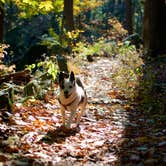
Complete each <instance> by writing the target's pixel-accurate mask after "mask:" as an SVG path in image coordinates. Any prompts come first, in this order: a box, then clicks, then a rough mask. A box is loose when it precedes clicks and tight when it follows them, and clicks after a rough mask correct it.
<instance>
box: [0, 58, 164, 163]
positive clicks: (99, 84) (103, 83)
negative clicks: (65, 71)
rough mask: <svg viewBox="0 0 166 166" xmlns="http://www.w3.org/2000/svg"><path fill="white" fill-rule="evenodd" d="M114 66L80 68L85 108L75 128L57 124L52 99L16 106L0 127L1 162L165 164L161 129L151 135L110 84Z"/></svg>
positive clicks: (99, 64) (110, 63) (106, 61)
mask: <svg viewBox="0 0 166 166" xmlns="http://www.w3.org/2000/svg"><path fill="white" fill-rule="evenodd" d="M113 63H116V62H114V61H113V60H112V59H109V58H102V59H98V60H97V61H96V62H94V63H91V64H90V65H89V64H85V65H83V66H82V71H83V72H82V73H81V74H80V76H81V79H82V80H83V82H84V83H85V87H86V90H87V94H88V103H89V104H88V106H87V110H88V115H87V117H83V118H82V120H81V124H80V126H79V127H75V126H73V127H72V129H66V128H64V127H62V126H61V124H62V122H61V114H60V108H59V104H58V101H57V97H56V96H48V102H47V103H44V102H42V101H39V100H28V101H27V103H26V104H25V105H21V104H16V106H15V109H14V111H13V116H12V118H11V119H10V121H9V122H8V123H3V122H1V123H0V133H1V135H0V151H1V153H0V162H2V163H4V164H8V165H68V166H70V165H87V166H88V165H99V166H100V165H146V164H154V163H159V162H160V163H165V162H166V151H165V146H166V141H165V140H166V138H165V135H164V134H166V130H164V129H163V130H162V131H161V130H159V131H156V132H154V133H153V132H152V131H151V130H153V129H152V128H151V127H152V126H150V125H149V126H147V123H146V117H144V115H143V114H142V112H141V111H140V110H138V109H134V107H132V106H131V105H130V103H128V101H127V99H126V98H125V97H124V94H123V93H122V92H121V91H120V90H119V89H117V88H116V87H115V86H114V81H113V79H112V73H113V67H112V66H113ZM85 73H86V76H85ZM56 87H57V85H56ZM145 124H146V125H145ZM147 133H148V134H147ZM155 134H157V135H155Z"/></svg>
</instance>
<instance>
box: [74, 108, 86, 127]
mask: <svg viewBox="0 0 166 166" xmlns="http://www.w3.org/2000/svg"><path fill="white" fill-rule="evenodd" d="M84 115H85V106H83V107H82V108H81V110H80V112H79V114H78V117H77V122H76V124H77V126H78V125H79V123H80V120H81V117H82V116H84Z"/></svg>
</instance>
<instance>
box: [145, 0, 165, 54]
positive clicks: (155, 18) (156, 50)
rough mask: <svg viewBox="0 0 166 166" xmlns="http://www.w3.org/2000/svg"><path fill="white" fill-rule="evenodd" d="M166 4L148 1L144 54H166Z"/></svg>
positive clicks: (157, 0) (163, 0)
mask: <svg viewBox="0 0 166 166" xmlns="http://www.w3.org/2000/svg"><path fill="white" fill-rule="evenodd" d="M165 20H166V2H165V0H146V1H145V6H144V32H143V38H144V52H145V54H148V55H150V56H156V55H158V54H163V53H166V21H165Z"/></svg>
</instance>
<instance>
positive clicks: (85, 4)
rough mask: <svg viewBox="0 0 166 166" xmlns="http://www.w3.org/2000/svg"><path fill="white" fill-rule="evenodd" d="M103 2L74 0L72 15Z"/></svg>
mask: <svg viewBox="0 0 166 166" xmlns="http://www.w3.org/2000/svg"><path fill="white" fill-rule="evenodd" d="M103 3H104V2H102V1H98V0H83V1H81V2H80V0H74V15H78V14H80V13H81V12H85V11H88V10H92V9H94V8H96V7H98V6H100V5H102V4H103Z"/></svg>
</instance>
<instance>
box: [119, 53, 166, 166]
mask: <svg viewBox="0 0 166 166" xmlns="http://www.w3.org/2000/svg"><path fill="white" fill-rule="evenodd" d="M165 64H166V56H163V57H159V58H155V59H153V60H151V61H145V65H144V69H143V73H144V75H143V77H142V79H141V80H140V87H139V95H138V97H137V99H136V102H135V103H136V104H134V107H133V108H134V109H133V110H130V112H129V121H130V123H129V125H127V126H126V129H125V134H124V142H123V143H122V145H121V149H120V157H121V158H120V159H121V165H139V166H143V165H156V164H157V165H166V150H165V149H166V128H165V126H166V112H165V111H166V65H165Z"/></svg>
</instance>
